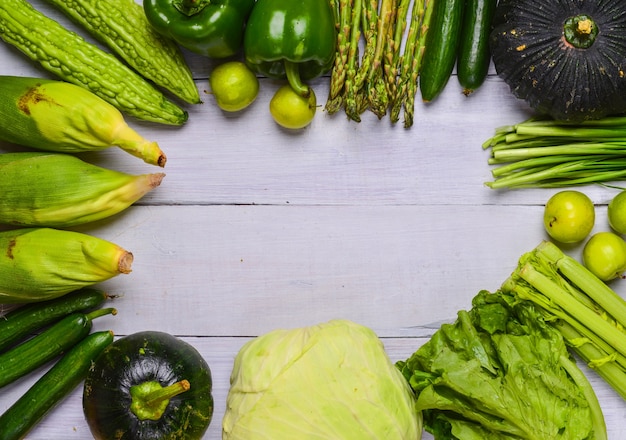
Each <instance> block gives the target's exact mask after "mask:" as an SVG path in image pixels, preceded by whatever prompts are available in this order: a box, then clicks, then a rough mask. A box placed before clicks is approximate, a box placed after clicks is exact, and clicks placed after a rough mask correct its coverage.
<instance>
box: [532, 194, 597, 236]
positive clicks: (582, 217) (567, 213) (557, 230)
mask: <svg viewBox="0 0 626 440" xmlns="http://www.w3.org/2000/svg"><path fill="white" fill-rule="evenodd" d="M595 220H596V214H595V208H594V206H593V202H592V201H591V199H590V198H589V197H587V195H585V194H583V193H581V192H580V191H572V190H566V191H560V192H558V193H556V194H554V195H553V196H552V197H550V199H549V200H548V202H547V203H546V206H545V208H544V213H543V224H544V226H545V228H546V231H547V232H548V235H550V237H552V238H553V239H554V240H556V241H559V242H561V243H576V242H579V241H582V240H583V239H584V238H585V237H587V236H588V235H589V233H590V232H591V230H592V229H593V225H594V223H595Z"/></svg>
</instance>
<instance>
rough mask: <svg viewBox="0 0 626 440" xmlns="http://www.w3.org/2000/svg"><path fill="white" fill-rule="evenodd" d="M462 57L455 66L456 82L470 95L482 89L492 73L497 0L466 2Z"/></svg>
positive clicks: (460, 47) (460, 53) (469, 0)
mask: <svg viewBox="0 0 626 440" xmlns="http://www.w3.org/2000/svg"><path fill="white" fill-rule="evenodd" d="M466 1H467V3H466V5H465V12H464V16H463V25H462V26H461V35H462V36H463V38H462V39H461V42H460V43H459V54H458V59H457V64H456V73H457V79H458V81H459V84H461V87H463V93H464V94H465V95H466V96H467V95H470V94H471V93H472V92H474V90H476V89H477V88H478V87H480V86H481V85H482V84H483V82H484V81H485V78H487V72H488V70H489V62H490V60H491V51H490V50H489V33H490V31H491V21H492V20H493V16H494V14H495V11H496V4H497V3H498V1H497V0H466Z"/></svg>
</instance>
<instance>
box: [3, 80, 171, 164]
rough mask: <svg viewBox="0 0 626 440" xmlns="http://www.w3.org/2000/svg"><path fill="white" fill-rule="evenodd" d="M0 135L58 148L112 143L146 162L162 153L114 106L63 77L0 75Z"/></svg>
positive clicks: (76, 149) (90, 147) (155, 160)
mask: <svg viewBox="0 0 626 440" xmlns="http://www.w3.org/2000/svg"><path fill="white" fill-rule="evenodd" d="M0 96H2V99H1V100H0V139H3V140H5V141H8V142H12V143H15V144H19V145H24V146H27V147H32V148H37V149H40V150H46V151H55V152H63V153H79V152H83V151H96V150H102V149H105V148H109V147H111V146H118V147H120V148H121V149H123V150H125V151H126V152H128V153H130V154H132V155H133V156H136V157H139V158H140V159H143V160H144V161H145V162H146V163H149V164H152V165H159V166H165V162H166V161H167V158H166V156H165V154H164V153H163V151H161V149H160V147H159V145H158V144H157V143H156V142H152V141H149V140H147V139H145V138H143V137H142V136H141V135H139V133H137V132H136V131H135V130H133V129H132V128H131V127H130V126H129V125H128V124H127V123H126V121H125V120H124V116H123V115H122V113H120V111H119V110H118V109H117V108H115V107H114V106H112V105H111V104H109V103H108V102H106V101H104V100H103V99H101V98H99V97H98V96H96V95H95V94H93V93H92V92H90V91H89V90H86V89H84V88H82V87H79V86H77V85H74V84H70V83H67V82H64V81H55V80H48V79H42V78H30V77H17V76H0Z"/></svg>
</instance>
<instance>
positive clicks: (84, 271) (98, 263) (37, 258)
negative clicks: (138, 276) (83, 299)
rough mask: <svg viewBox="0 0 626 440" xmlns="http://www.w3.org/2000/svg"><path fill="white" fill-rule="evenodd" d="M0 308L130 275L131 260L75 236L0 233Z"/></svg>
mask: <svg viewBox="0 0 626 440" xmlns="http://www.w3.org/2000/svg"><path fill="white" fill-rule="evenodd" d="M0 249H1V250H2V251H1V253H0V303H29V302H38V301H44V300H48V299H53V298H57V297H59V296H63V295H65V294H67V293H70V292H72V291H74V290H77V289H80V288H83V287H87V286H91V285H94V284H97V283H99V282H102V281H105V280H108V279H110V278H112V277H114V276H116V275H118V274H120V273H130V271H131V264H132V262H133V255H132V254H131V253H130V252H128V251H126V250H125V249H123V248H121V247H120V246H118V245H116V244H114V243H111V242H109V241H107V240H103V239H101V238H98V237H93V236H91V235H88V234H83V233H80V232H74V231H66V230H60V229H51V228H21V229H15V230H9V231H0Z"/></svg>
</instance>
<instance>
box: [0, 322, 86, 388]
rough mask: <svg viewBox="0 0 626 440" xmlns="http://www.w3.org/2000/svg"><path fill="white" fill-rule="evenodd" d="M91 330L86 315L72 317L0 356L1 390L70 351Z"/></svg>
mask: <svg viewBox="0 0 626 440" xmlns="http://www.w3.org/2000/svg"><path fill="white" fill-rule="evenodd" d="M91 326H92V323H91V320H90V319H88V318H87V317H86V315H84V314H82V313H73V314H71V315H68V316H66V317H65V318H63V319H62V320H60V321H58V322H57V323H55V324H54V325H53V326H52V327H50V328H49V329H47V330H46V331H45V332H42V333H40V334H38V335H37V336H35V337H33V338H31V339H29V340H27V341H25V342H23V343H22V344H19V345H17V346H16V347H14V348H12V349H11V350H8V351H6V352H4V353H2V354H0V388H1V387H4V386H6V385H8V384H10V383H11V382H13V381H15V380H17V379H19V378H20V377H22V376H24V375H26V374H28V373H30V372H32V371H34V370H35V369H36V368H39V367H40V366H42V365H43V364H45V363H46V362H49V361H51V360H53V359H54V358H56V357H57V356H59V355H60V354H61V353H64V352H65V351H67V350H69V349H70V348H71V347H73V346H74V345H76V344H77V343H78V342H80V341H81V340H82V339H83V338H84V337H85V336H87V335H88V334H89V331H90V330H91Z"/></svg>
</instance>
